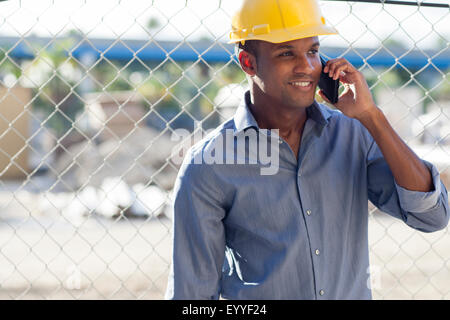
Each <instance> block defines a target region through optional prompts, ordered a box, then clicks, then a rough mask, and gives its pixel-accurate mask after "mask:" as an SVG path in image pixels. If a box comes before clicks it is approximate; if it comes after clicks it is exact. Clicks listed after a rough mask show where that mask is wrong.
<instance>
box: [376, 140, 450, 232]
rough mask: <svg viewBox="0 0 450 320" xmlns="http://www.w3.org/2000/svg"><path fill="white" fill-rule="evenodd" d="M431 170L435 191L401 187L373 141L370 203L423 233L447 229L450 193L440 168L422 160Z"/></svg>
mask: <svg viewBox="0 0 450 320" xmlns="http://www.w3.org/2000/svg"><path fill="white" fill-rule="evenodd" d="M422 161H423V163H424V164H425V165H426V167H427V168H428V169H429V170H430V172H431V175H432V179H433V190H432V191H429V192H420V191H411V190H408V189H405V188H403V187H401V186H399V185H398V184H397V183H396V181H395V179H394V176H393V174H392V171H391V170H390V168H389V165H388V164H387V162H386V160H385V159H384V157H383V154H382V153H381V150H380V149H379V147H378V145H377V144H376V142H375V141H374V140H373V141H372V144H371V146H370V148H369V151H368V154H367V186H368V196H369V200H370V201H371V202H372V203H373V204H374V205H375V206H376V207H377V208H379V209H380V210H381V211H383V212H386V213H388V214H390V215H391V216H393V217H396V218H399V219H402V220H403V221H404V222H405V223H406V224H407V225H409V226H410V227H412V228H414V229H417V230H419V231H423V232H433V231H437V230H441V229H444V228H445V227H446V226H447V224H448V221H449V205H448V193H447V189H446V188H445V185H444V184H443V183H442V181H441V179H440V175H439V172H438V170H437V168H436V167H435V166H434V165H433V164H432V163H430V162H428V161H425V160H422Z"/></svg>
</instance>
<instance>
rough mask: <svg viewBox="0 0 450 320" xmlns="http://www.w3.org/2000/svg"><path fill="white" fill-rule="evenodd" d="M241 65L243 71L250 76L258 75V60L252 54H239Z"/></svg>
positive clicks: (243, 52)
mask: <svg viewBox="0 0 450 320" xmlns="http://www.w3.org/2000/svg"><path fill="white" fill-rule="evenodd" d="M239 63H240V64H241V68H242V70H244V72H245V73H247V74H248V75H250V76H254V75H255V74H256V59H255V57H254V56H253V55H252V54H250V53H248V52H247V51H241V52H240V53H239Z"/></svg>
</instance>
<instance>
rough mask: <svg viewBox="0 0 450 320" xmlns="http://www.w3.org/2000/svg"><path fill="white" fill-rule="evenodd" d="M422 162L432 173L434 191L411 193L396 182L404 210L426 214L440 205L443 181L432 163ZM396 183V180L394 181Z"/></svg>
mask: <svg viewBox="0 0 450 320" xmlns="http://www.w3.org/2000/svg"><path fill="white" fill-rule="evenodd" d="M422 162H423V163H424V164H425V165H426V166H427V168H428V169H429V170H430V171H431V176H432V179H433V186H434V190H433V191H429V192H422V191H411V190H408V189H405V188H403V187H400V186H399V185H398V184H397V182H395V187H396V188H397V193H398V197H399V201H400V206H401V208H402V209H403V210H405V211H408V212H426V211H429V210H431V209H433V208H434V207H435V206H437V205H438V204H439V197H440V195H441V190H442V188H441V179H440V177H439V172H438V171H437V168H436V167H435V166H434V165H433V164H432V163H430V162H428V161H426V160H422ZM394 181H395V179H394Z"/></svg>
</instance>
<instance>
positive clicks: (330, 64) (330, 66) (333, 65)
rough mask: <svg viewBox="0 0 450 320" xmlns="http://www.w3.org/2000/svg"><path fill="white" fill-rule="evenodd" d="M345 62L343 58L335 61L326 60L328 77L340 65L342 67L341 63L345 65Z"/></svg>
mask: <svg viewBox="0 0 450 320" xmlns="http://www.w3.org/2000/svg"><path fill="white" fill-rule="evenodd" d="M346 62H347V60H345V59H344V58H337V59H332V60H328V62H327V66H328V69H329V70H328V71H329V75H330V76H331V75H332V74H333V73H334V71H335V70H336V68H337V67H338V66H340V65H342V64H343V63H346Z"/></svg>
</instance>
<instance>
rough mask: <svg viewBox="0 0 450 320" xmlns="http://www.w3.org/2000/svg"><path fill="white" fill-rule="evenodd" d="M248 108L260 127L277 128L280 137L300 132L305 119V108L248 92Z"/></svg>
mask: <svg viewBox="0 0 450 320" xmlns="http://www.w3.org/2000/svg"><path fill="white" fill-rule="evenodd" d="M250 97H251V103H250V104H249V108H250V110H251V112H252V114H253V116H254V118H255V120H256V122H257V123H258V126H259V127H260V128H262V129H279V132H280V135H281V136H282V137H288V136H291V135H293V134H294V135H295V134H299V133H301V132H302V130H303V127H304V126H305V122H306V119H307V113H306V108H292V107H291V108H289V107H287V106H284V105H283V104H282V103H280V102H279V101H274V100H273V99H271V98H270V97H263V96H257V95H254V94H253V93H250Z"/></svg>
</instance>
